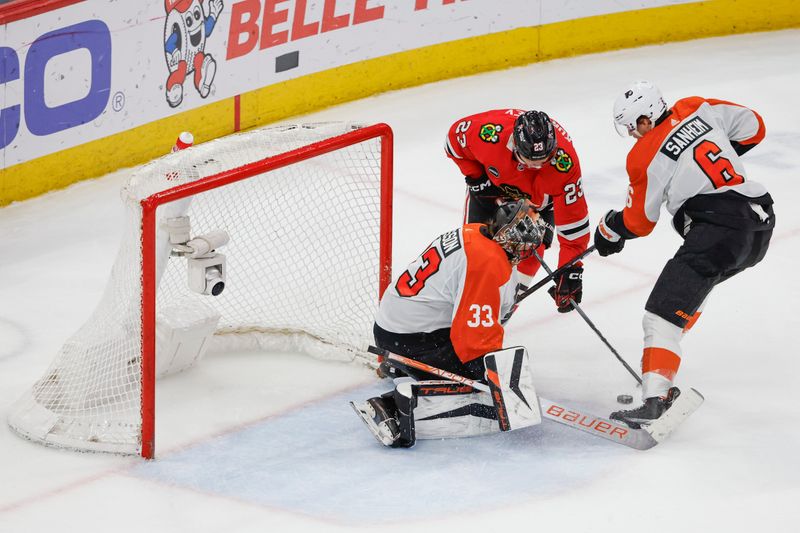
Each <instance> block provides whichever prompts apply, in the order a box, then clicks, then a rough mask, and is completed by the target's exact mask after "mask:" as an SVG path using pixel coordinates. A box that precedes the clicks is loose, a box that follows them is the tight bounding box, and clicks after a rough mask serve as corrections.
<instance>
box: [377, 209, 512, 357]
mask: <svg viewBox="0 0 800 533" xmlns="http://www.w3.org/2000/svg"><path fill="white" fill-rule="evenodd" d="M482 230H485V227H484V226H482V225H481V224H467V225H465V226H463V227H462V228H459V229H455V230H452V231H448V232H447V233H444V234H442V235H440V236H439V237H437V238H436V239H435V240H434V241H433V242H432V243H431V244H430V246H428V248H427V249H426V250H425V251H424V252H422V254H421V255H420V256H419V257H418V258H417V259H416V260H414V261H413V262H412V263H411V264H410V265H409V266H408V268H407V269H406V270H404V271H403V272H401V273H400V275H399V276H398V277H397V280H396V281H395V283H394V284H393V285H390V286H389V288H388V289H387V290H386V293H385V294H384V296H383V299H382V300H381V306H380V310H379V311H378V316H377V318H376V322H377V324H378V326H380V327H381V328H383V329H385V330H387V331H392V332H395V333H419V332H432V331H436V330H441V329H445V328H450V339H451V341H452V343H453V347H454V348H455V351H456V354H457V355H458V357H459V359H461V361H462V362H468V361H471V360H472V359H475V358H477V357H480V356H482V355H483V354H485V353H486V352H490V351H493V350H499V349H501V348H502V347H503V335H504V330H503V326H502V325H501V324H500V321H499V317H502V316H504V315H505V313H507V312H508V311H509V310H510V309H511V307H512V306H513V305H514V293H515V288H516V286H517V274H516V270H514V269H512V267H511V263H510V262H509V261H508V258H507V257H506V253H505V252H504V251H503V249H502V248H501V247H500V245H498V244H497V243H496V242H495V241H493V240H492V239H491V238H490V237H488V236H486V235H485V234H484V233H483V231H482ZM420 304H424V305H420Z"/></svg>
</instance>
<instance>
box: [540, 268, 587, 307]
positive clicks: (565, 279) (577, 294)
mask: <svg viewBox="0 0 800 533" xmlns="http://www.w3.org/2000/svg"><path fill="white" fill-rule="evenodd" d="M553 281H555V282H556V284H555V286H553V287H550V289H549V290H548V291H547V292H549V293H550V296H552V298H553V300H555V302H556V305H557V306H558V312H559V313H569V312H570V311H572V309H573V307H572V304H570V303H569V301H570V300H575V303H577V304H579V303H581V298H582V297H583V267H579V266H572V267H569V268H568V269H566V270H564V271H563V272H562V273H561V274H560V275H559V276H558V277H557V278H556V279H554V280H553Z"/></svg>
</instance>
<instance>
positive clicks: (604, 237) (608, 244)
mask: <svg viewBox="0 0 800 533" xmlns="http://www.w3.org/2000/svg"><path fill="white" fill-rule="evenodd" d="M616 215H617V211H614V210H611V211H609V212H608V213H606V214H605V216H603V218H601V219H600V223H599V224H597V229H595V230H594V245H595V247H596V248H597V253H599V254H600V255H601V256H603V257H606V256H609V255H611V254H617V253H619V252H621V251H622V248H623V247H624V246H625V238H624V237H622V236H621V235H620V234H619V233H617V232H616V231H614V230H613V229H611V227H610V225H609V221H611V220H612V219H613V218H614V216H616Z"/></svg>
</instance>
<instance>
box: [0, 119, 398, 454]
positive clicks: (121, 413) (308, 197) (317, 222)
mask: <svg viewBox="0 0 800 533" xmlns="http://www.w3.org/2000/svg"><path fill="white" fill-rule="evenodd" d="M391 171H392V133H391V129H390V128H389V127H388V126H387V125H385V124H377V125H372V126H364V127H362V126H357V125H352V124H344V123H322V124H304V125H292V126H281V127H270V128H264V129H260V130H256V131H252V132H247V133H243V134H237V135H233V136H230V137H226V138H223V139H218V140H215V141H211V142H208V143H204V144H201V145H198V146H195V147H193V148H189V149H187V150H183V151H180V152H176V153H172V154H170V155H168V156H165V157H162V158H160V159H157V160H155V161H153V162H151V163H148V164H147V165H144V166H143V167H141V168H139V169H138V170H137V171H135V172H134V173H133V174H132V176H131V178H130V180H129V182H128V184H127V185H126V187H125V188H124V189H123V192H122V197H123V200H124V202H125V205H126V209H127V221H126V225H125V229H124V235H123V238H122V243H121V246H120V250H119V252H118V255H117V259H116V261H115V263H114V266H113V268H112V274H111V278H110V280H109V282H108V284H107V287H106V291H105V293H104V296H103V298H102V300H101V302H100V304H99V305H98V307H97V308H96V310H95V312H94V313H93V314H92V316H91V317H90V318H89V319H88V321H87V322H86V323H85V324H84V325H83V326H82V327H81V328H80V329H79V330H78V331H77V332H76V333H75V334H74V335H73V336H72V337H71V338H69V339H68V340H67V342H66V343H65V344H64V345H63V347H62V348H61V350H60V351H59V352H58V354H57V355H56V357H55V359H54V361H53V362H52V364H51V366H50V367H49V368H48V370H47V371H46V372H45V374H44V376H43V377H42V378H41V379H40V380H39V381H37V382H36V383H35V384H34V385H33V387H32V388H31V389H30V391H28V392H27V393H26V394H25V395H24V396H23V397H22V398H20V400H19V401H18V402H17V403H16V404H15V405H14V406H13V407H12V411H11V414H10V415H9V425H10V426H11V427H12V429H14V430H15V431H16V432H17V433H19V434H20V435H22V436H24V437H26V438H29V439H31V440H34V441H38V442H41V443H44V444H49V445H53V446H59V447H65V448H72V449H77V450H85V451H105V452H116V453H126V454H141V455H142V456H144V457H152V456H153V453H154V427H155V426H154V424H155V408H154V407H155V406H154V397H155V380H156V376H157V375H162V374H166V373H169V372H171V371H175V370H181V369H182V368H184V367H188V366H190V365H191V364H192V363H194V361H195V360H196V359H199V358H200V357H202V354H204V353H205V351H206V350H207V349H209V345H210V346H211V348H210V349H211V350H224V349H231V348H233V349H253V348H261V349H265V350H267V351H269V350H280V351H292V352H296V351H297V352H305V353H308V354H310V355H313V356H316V357H320V358H325V359H336V360H344V361H353V360H355V359H357V358H360V357H365V355H364V354H366V349H367V346H368V344H369V342H370V340H371V336H372V329H371V328H372V323H373V319H374V315H375V312H376V310H377V305H378V301H379V298H380V294H381V293H382V292H383V290H384V289H385V287H386V285H387V284H388V283H389V279H390V276H391V272H390V263H391V216H392V212H391V206H392V175H391ZM181 217H188V218H181ZM175 220H188V221H190V225H191V230H190V231H191V234H192V236H196V235H203V234H207V233H209V232H214V231H219V230H221V231H224V232H227V234H228V235H229V236H230V240H229V242H228V243H227V244H226V245H225V246H224V247H221V249H220V250H219V251H220V252H223V253H224V255H225V258H226V263H225V274H224V278H225V280H224V281H225V285H224V290H223V291H222V292H221V293H220V294H219V295H218V296H212V295H203V294H199V293H198V292H197V288H196V285H197V283H198V280H197V279H195V280H194V282H195V286H194V287H193V288H190V282H189V281H188V278H189V277H190V276H191V275H192V272H189V270H191V269H190V268H189V266H188V265H189V260H188V259H186V258H185V257H180V256H179V255H180V254H177V255H178V256H176V246H175V245H174V244H173V243H174V242H175V241H174V239H173V234H171V233H170V232H169V231H168V228H169V226H170V224H171V223H172V222H173V221H175ZM182 240H185V239H182ZM211 255H212V256H213V254H211ZM213 262H214V260H212V263H213ZM201 269H202V265H201ZM201 271H202V270H201ZM194 273H195V274H196V273H197V272H194ZM205 281H206V280H205V279H200V280H199V283H201V284H202V283H204V282H205ZM213 281H214V280H211V282H213ZM216 281H220V280H216ZM193 289H194V290H193ZM209 328H210V329H211V333H208V334H207V335H205V336H204V334H203V330H204V329H209Z"/></svg>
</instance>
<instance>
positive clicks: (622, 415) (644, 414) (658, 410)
mask: <svg viewBox="0 0 800 533" xmlns="http://www.w3.org/2000/svg"><path fill="white" fill-rule="evenodd" d="M680 393H681V391H680V389H678V387H672V388H670V389H669V390H668V391H667V396H666V397H665V398H662V397H661V396H654V397H653V398H647V399H646V400H645V401H644V404H643V405H641V406H640V407H637V408H636V409H628V410H626V411H614V412H613V413H611V416H609V418H610V419H611V420H619V421H620V422H624V423H625V424H627V425H628V427H630V428H632V429H641V427H642V426H647V425H649V424H650V423H651V422H653V421H654V420H656V419H657V418H659V417H660V416H661V415H663V414H664V413H665V412H666V410H667V409H669V408H670V407H671V406H672V402H674V401H675V399H676V398H677V397H678V396H679V395H680Z"/></svg>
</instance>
